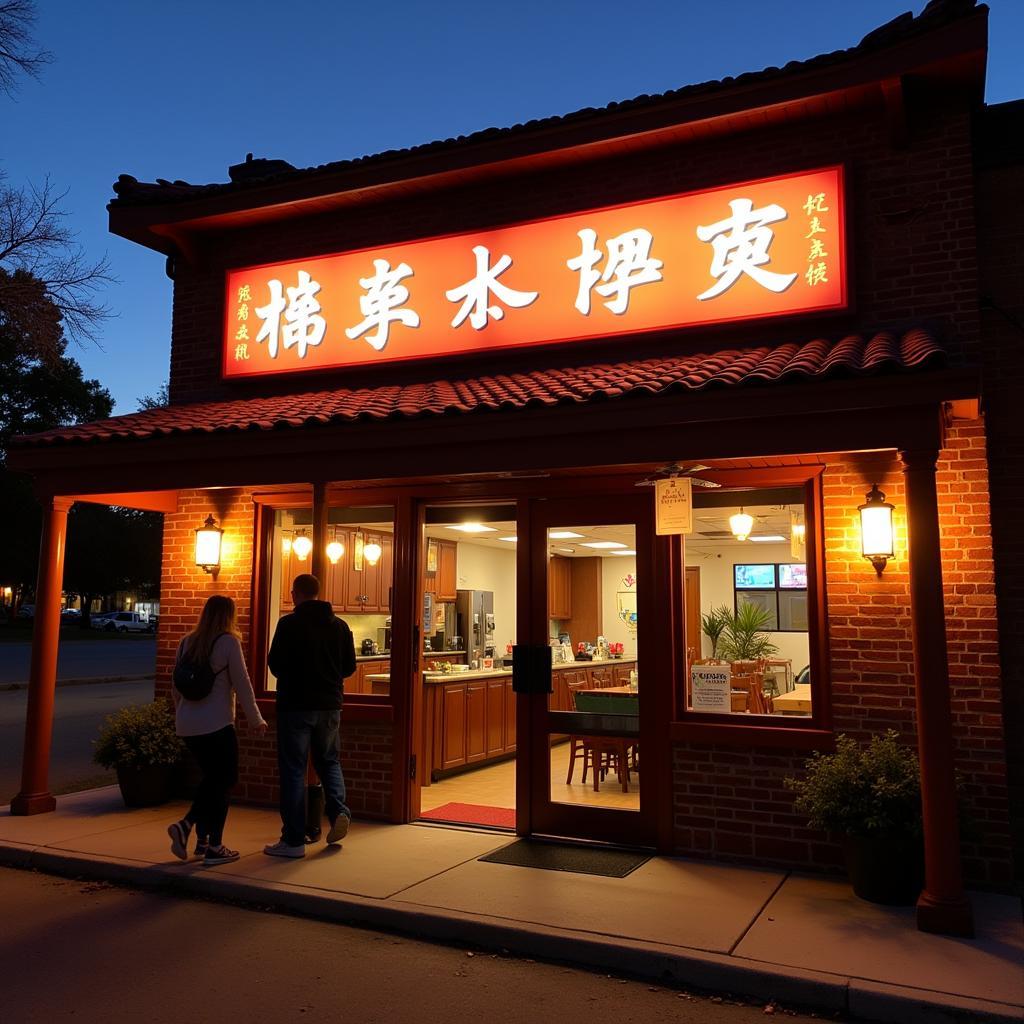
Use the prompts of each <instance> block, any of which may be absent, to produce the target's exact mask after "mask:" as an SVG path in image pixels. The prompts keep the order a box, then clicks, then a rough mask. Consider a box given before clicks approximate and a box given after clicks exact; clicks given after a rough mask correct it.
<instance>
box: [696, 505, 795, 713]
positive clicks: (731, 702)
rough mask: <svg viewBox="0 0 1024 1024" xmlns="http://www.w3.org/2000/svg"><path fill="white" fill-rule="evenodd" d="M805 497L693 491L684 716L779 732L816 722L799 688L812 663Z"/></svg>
mask: <svg viewBox="0 0 1024 1024" xmlns="http://www.w3.org/2000/svg"><path fill="white" fill-rule="evenodd" d="M808 490H809V489H808V488H805V487H803V486H796V487H793V486H787V487H771V488H745V489H743V490H742V491H739V490H734V491H730V490H728V489H726V488H721V489H712V488H706V489H705V488H702V489H701V490H700V491H697V490H696V489H695V491H694V495H693V504H694V530H693V533H692V534H689V535H688V536H687V537H686V538H685V552H686V569H687V587H686V602H687V605H688V611H689V614H688V615H687V623H688V626H687V645H688V648H689V650H688V652H687V653H688V658H687V678H686V708H687V710H688V711H691V712H700V713H703V714H709V715H711V714H715V715H728V716H730V717H733V716H735V717H736V718H737V719H739V717H740V716H744V719H748V718H750V717H751V716H757V717H758V718H760V719H761V720H762V721H771V722H777V723H779V724H785V723H786V721H787V720H792V719H793V718H809V717H810V716H811V692H810V683H809V682H805V683H800V684H798V683H797V682H796V678H797V676H798V675H800V673H801V672H803V671H804V670H805V669H807V667H808V666H809V664H810V661H811V642H810V641H811V638H810V633H809V630H810V619H809V612H808V609H809V605H808V587H809V581H808V573H807V562H806V558H807V555H806V523H807V519H808V516H807V511H808V510H807V507H806V498H805V492H806V491H808ZM740 511H743V512H745V513H746V514H747V515H749V516H751V517H752V518H753V526H752V528H751V530H750V533H749V534H748V535H746V536H745V537H744V538H743V539H742V540H741V539H740V538H739V537H738V536H737V535H736V534H734V533H733V530H732V526H731V524H730V519H731V518H733V517H735V516H736V514H737V513H738V512H740ZM693 604H696V605H698V606H699V614H694V613H693V609H692V607H691V606H692V605H693ZM695 634H696V635H695Z"/></svg>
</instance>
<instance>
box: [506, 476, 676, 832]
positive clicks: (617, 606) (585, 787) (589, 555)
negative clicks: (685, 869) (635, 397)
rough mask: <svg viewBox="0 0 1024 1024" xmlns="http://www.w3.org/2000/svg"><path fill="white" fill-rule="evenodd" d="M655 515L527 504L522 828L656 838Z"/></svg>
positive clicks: (640, 508)
mask: <svg viewBox="0 0 1024 1024" xmlns="http://www.w3.org/2000/svg"><path fill="white" fill-rule="evenodd" d="M652 518H653V517H652V514H651V509H650V504H649V502H648V501H647V500H645V497H634V496H632V495H629V496H624V497H608V496H602V497H601V498H588V499H586V500H545V499H532V500H530V501H528V502H523V503H521V505H520V524H519V533H518V535H519V546H520V552H519V571H520V581H519V593H520V609H521V615H520V621H519V627H520V628H519V630H518V640H519V647H518V649H517V652H516V653H517V659H518V660H517V664H516V674H517V678H516V689H517V690H518V692H519V701H520V715H521V717H520V721H521V723H523V724H525V725H526V726H527V742H526V743H523V742H522V736H521V738H520V746H519V750H518V764H519V773H520V777H521V778H522V779H523V785H522V787H521V789H520V799H522V797H524V796H526V795H527V793H526V791H527V790H528V801H529V806H528V811H527V813H524V811H525V810H526V809H525V808H523V807H522V806H520V815H519V823H520V831H524V828H523V826H524V824H525V825H527V828H526V829H525V830H527V831H530V832H532V833H534V834H540V835H554V836H567V837H573V838H582V839H591V840H599V841H605V842H617V843H625V844H629V845H637V846H646V845H653V844H654V842H655V828H654V820H653V819H654V813H653V809H654V805H655V800H654V799H653V794H654V792H655V787H656V785H657V777H658V772H659V766H658V762H657V760H656V756H655V755H656V753H657V751H656V750H655V747H654V743H653V730H652V728H651V727H650V726H649V723H650V721H651V717H652V714H654V713H656V710H657V702H656V701H655V700H654V699H653V698H654V686H655V677H654V670H655V665H656V661H657V658H656V657H655V656H654V652H653V651H652V643H653V638H654V636H655V635H656V632H657V631H656V629H655V628H654V626H655V615H654V614H653V611H652V607H651V605H652V597H651V595H652V592H653V588H652V583H653V580H654V543H655V538H654V537H653V528H652V522H651V520H652ZM524 541H525V542H526V543H525V544H524ZM524 575H525V576H526V579H524V578H523V576H524ZM648 694H650V697H651V699H647V695H648ZM664 770H665V771H668V768H667V767H666V768H665V769H664ZM524 818H528V820H527V821H526V822H524V821H523V819H524Z"/></svg>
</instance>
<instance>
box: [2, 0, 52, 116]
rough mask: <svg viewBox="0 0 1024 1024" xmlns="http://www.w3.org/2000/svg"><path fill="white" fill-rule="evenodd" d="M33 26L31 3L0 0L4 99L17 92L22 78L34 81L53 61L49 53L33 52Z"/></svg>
mask: <svg viewBox="0 0 1024 1024" xmlns="http://www.w3.org/2000/svg"><path fill="white" fill-rule="evenodd" d="M35 22H36V5H35V4H34V3H33V2H32V0H0V92H4V93H6V94H7V95H8V96H13V95H14V93H15V92H16V91H17V88H18V84H19V82H18V79H19V78H20V77H21V76H22V75H28V76H29V77H30V78H38V77H39V75H40V73H41V72H42V70H43V67H44V66H45V65H47V64H49V63H50V62H51V61H52V60H53V55H52V54H51V53H48V52H47V51H46V50H39V49H36V44H35V39H34V38H33V35H32V30H33V28H34V27H35Z"/></svg>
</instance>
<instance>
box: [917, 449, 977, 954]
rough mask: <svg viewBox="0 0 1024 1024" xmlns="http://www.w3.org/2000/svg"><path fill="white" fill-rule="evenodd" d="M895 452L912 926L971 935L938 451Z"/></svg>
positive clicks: (929, 930) (972, 931) (952, 933)
mask: <svg viewBox="0 0 1024 1024" xmlns="http://www.w3.org/2000/svg"><path fill="white" fill-rule="evenodd" d="M900 457H901V459H902V460H903V475H904V478H905V480H906V491H907V526H908V531H907V532H908V541H909V548H910V609H911V632H912V637H913V644H914V681H915V691H916V701H917V743H918V755H919V757H920V760H921V803H922V810H923V813H924V857H925V887H924V891H923V892H922V893H921V896H920V898H919V899H918V902H917V926H918V928H919V929H920V930H921V931H926V932H939V933H941V934H944V935H965V936H971V935H973V934H974V926H973V921H972V915H971V905H970V903H969V902H968V900H967V897H966V895H965V893H964V886H963V877H962V874H961V869H960V830H959V824H958V822H957V795H956V778H955V775H954V765H953V721H952V714H951V712H950V705H949V664H948V655H947V651H946V616H945V605H944V601H943V596H942V553H941V550H940V547H939V507H938V498H937V496H936V493H935V463H936V460H937V458H938V452H937V451H934V450H931V451H912V452H907V451H901V452H900Z"/></svg>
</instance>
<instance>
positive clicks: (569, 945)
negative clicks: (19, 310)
mask: <svg viewBox="0 0 1024 1024" xmlns="http://www.w3.org/2000/svg"><path fill="white" fill-rule="evenodd" d="M181 810H182V808H181V805H168V806H164V807H161V808H155V809H145V810H134V811H127V810H125V809H124V807H123V805H122V804H121V799H120V795H119V793H118V791H117V789H116V788H114V787H111V788H107V789H99V790H92V791H89V792H86V793H78V794H75V795H73V796H69V797H64V798H62V799H61V800H60V801H59V804H58V809H57V811H56V812H55V813H53V814H48V815H40V816H37V817H31V818H15V817H11V815H10V814H9V813H8V812H7V811H6V810H3V811H0V862H3V863H7V864H11V865H14V866H22V867H31V868H37V869H39V870H42V871H51V872H54V873H58V874H73V875H76V876H86V877H93V878H104V879H108V880H116V881H123V882H128V883H131V884H135V885H145V886H156V887H165V888H170V889H179V890H181V891H187V892H194V893H200V894H203V895H205V896H213V897H220V898H223V899H232V900H244V901H250V902H253V903H258V904H260V905H272V906H275V907H278V908H281V909H284V910H289V911H293V912H298V913H303V914H309V915H313V916H317V917H321V918H328V919H332V920H337V921H343V922H347V923H352V924H361V925H367V926H371V927H375V928H385V929H391V930H398V931H403V932H408V933H413V934H416V935H419V936H425V937H428V938H434V939H440V940H442V941H454V942H460V943H468V944H471V945H476V946H481V947H484V948H490V949H506V950H510V951H512V952H516V953H520V954H524V955H528V956H535V957H543V958H549V959H552V960H562V961H569V962H572V963H576V964H582V965H586V966H590V967H594V968H598V969H600V970H603V971H614V972H617V973H625V974H630V975H636V976H639V977H644V978H650V979H652V980H656V981H658V982H659V983H664V982H666V981H668V982H674V983H676V984H678V985H683V986H692V987H699V988H704V989H710V990H718V991H727V992H731V993H735V994H742V995H746V996H751V997H756V998H760V999H764V1000H765V1002H768V1001H770V1000H778V1001H780V1002H781V1003H783V1004H789V1005H799V1006H804V1007H808V1008H810V1009H815V1010H818V1011H823V1012H828V1013H835V1012H837V1011H838V1012H840V1013H844V1014H848V1015H850V1016H853V1017H861V1018H866V1019H870V1020H884V1021H914V1022H917V1021H927V1022H938V1021H942V1022H949V1021H971V1022H982V1021H986V1022H997V1021H998V1022H1007V1021H1020V1020H1024V928H1022V924H1021V906H1020V900H1018V899H1016V898H1014V897H1009V896H999V895H993V894H985V893H975V894H973V902H974V909H975V917H976V922H977V932H978V938H976V939H974V940H964V939H951V938H945V937H942V936H936V935H926V934H923V933H921V932H918V931H917V929H916V928H915V926H914V914H913V910H912V909H911V908H891V907H879V906H875V905H873V904H869V903H864V902H862V901H860V900H858V899H856V898H855V897H854V896H853V895H852V893H851V892H850V890H849V887H848V886H847V885H846V884H845V882H842V881H837V880H834V879H828V878H819V877H811V876H804V875H795V874H787V873H785V872H781V871H773V870H768V869H765V870H758V869H751V868H738V867H730V866H726V865H717V864H707V863H703V862H699V861H689V860H682V859H677V858H669V857H654V858H652V859H651V860H649V861H648V862H647V863H646V864H644V865H643V866H641V867H640V868H638V869H637V870H636V871H634V872H633V873H632V874H630V875H628V876H627V877H626V878H604V877H598V876H593V875H582V874H569V873H564V872H557V871H540V870H533V869H528V868H520V867H511V866H507V865H502V864H491V863H482V862H480V861H479V859H478V858H479V857H481V856H482V855H483V854H485V853H488V852H490V851H491V850H494V849H497V848H498V847H501V846H504V845H505V844H506V843H508V842H510V841H511V838H512V837H510V836H508V835H504V834H496V833H489V832H477V831H470V830H461V829H452V828H443V827H429V826H422V825H403V826H396V825H380V824H372V823H365V822H358V821H357V822H356V823H355V824H354V825H353V826H352V832H351V834H350V835H349V837H348V838H347V839H346V840H345V842H344V844H343V845H342V846H339V847H325V846H323V845H322V844H321V845H317V846H313V847H310V852H309V854H308V855H307V857H306V858H305V859H304V860H299V861H283V860H275V859H273V858H269V857H266V856H264V855H263V853H262V852H261V851H262V846H263V844H264V843H265V842H267V841H269V840H273V839H275V838H276V836H277V832H278V827H279V825H278V819H277V816H276V814H274V813H273V812H272V811H269V810H264V809H258V808H250V807H235V808H233V809H232V812H231V817H230V819H229V822H228V835H227V840H228V842H229V844H230V845H232V846H234V847H237V848H238V849H239V850H240V851H241V852H242V859H241V860H239V861H238V862H236V863H234V864H228V865H222V866H220V867H217V868H210V869H204V868H202V867H201V866H199V865H198V864H194V863H191V862H190V863H188V864H182V863H181V862H180V861H177V860H175V859H174V858H173V857H171V855H170V852H169V849H168V840H167V836H166V833H165V830H164V829H165V825H166V824H167V823H169V822H170V821H172V820H174V818H175V817H176V816H177V815H178V814H180V813H181Z"/></svg>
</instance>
